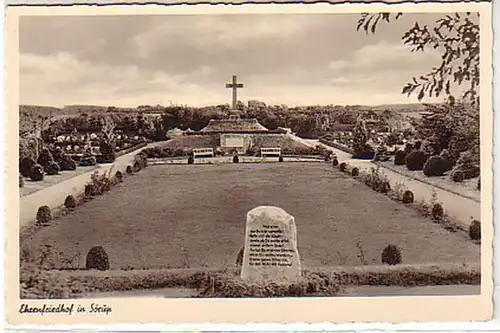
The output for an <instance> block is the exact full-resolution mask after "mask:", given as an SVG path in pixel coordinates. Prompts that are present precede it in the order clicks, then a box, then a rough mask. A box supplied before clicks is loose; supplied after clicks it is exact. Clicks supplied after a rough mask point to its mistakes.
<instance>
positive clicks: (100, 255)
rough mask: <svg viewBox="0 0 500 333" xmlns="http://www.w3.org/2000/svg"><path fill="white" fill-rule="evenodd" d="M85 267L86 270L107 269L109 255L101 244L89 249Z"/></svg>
mask: <svg viewBox="0 0 500 333" xmlns="http://www.w3.org/2000/svg"><path fill="white" fill-rule="evenodd" d="M85 268H86V269H87V270H91V269H96V270H99V271H107V270H109V257H108V254H107V253H106V251H105V250H104V248H103V247H102V246H94V247H93V248H91V249H90V250H89V252H88V253H87V258H86V260H85Z"/></svg>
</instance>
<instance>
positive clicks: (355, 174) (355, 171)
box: [351, 168, 359, 177]
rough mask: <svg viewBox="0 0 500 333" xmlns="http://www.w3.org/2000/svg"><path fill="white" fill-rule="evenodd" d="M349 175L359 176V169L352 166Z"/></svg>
mask: <svg viewBox="0 0 500 333" xmlns="http://www.w3.org/2000/svg"><path fill="white" fill-rule="evenodd" d="M351 176H353V177H357V176H359V169H358V168H352V170H351Z"/></svg>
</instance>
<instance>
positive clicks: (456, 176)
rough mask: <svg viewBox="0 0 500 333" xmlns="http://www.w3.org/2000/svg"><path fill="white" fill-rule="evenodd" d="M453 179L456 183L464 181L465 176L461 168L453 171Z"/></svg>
mask: <svg viewBox="0 0 500 333" xmlns="http://www.w3.org/2000/svg"><path fill="white" fill-rule="evenodd" d="M451 179H452V180H453V181H454V182H456V183H461V182H463V181H464V179H465V176H464V173H463V172H462V171H461V170H454V171H452V173H451Z"/></svg>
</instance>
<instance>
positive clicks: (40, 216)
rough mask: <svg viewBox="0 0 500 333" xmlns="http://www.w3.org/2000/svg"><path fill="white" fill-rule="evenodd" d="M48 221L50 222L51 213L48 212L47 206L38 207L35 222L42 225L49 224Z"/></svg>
mask: <svg viewBox="0 0 500 333" xmlns="http://www.w3.org/2000/svg"><path fill="white" fill-rule="evenodd" d="M50 220H52V212H51V211H50V208H49V206H46V205H44V206H40V207H38V211H37V212H36V222H37V223H38V224H41V225H44V224H47V223H49V221H50Z"/></svg>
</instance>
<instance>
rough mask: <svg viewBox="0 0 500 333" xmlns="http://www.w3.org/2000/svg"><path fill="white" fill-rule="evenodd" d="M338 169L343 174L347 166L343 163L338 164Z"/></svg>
mask: <svg viewBox="0 0 500 333" xmlns="http://www.w3.org/2000/svg"><path fill="white" fill-rule="evenodd" d="M339 169H340V171H342V172H345V171H346V169H347V164H346V163H345V162H342V163H340V166H339Z"/></svg>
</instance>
